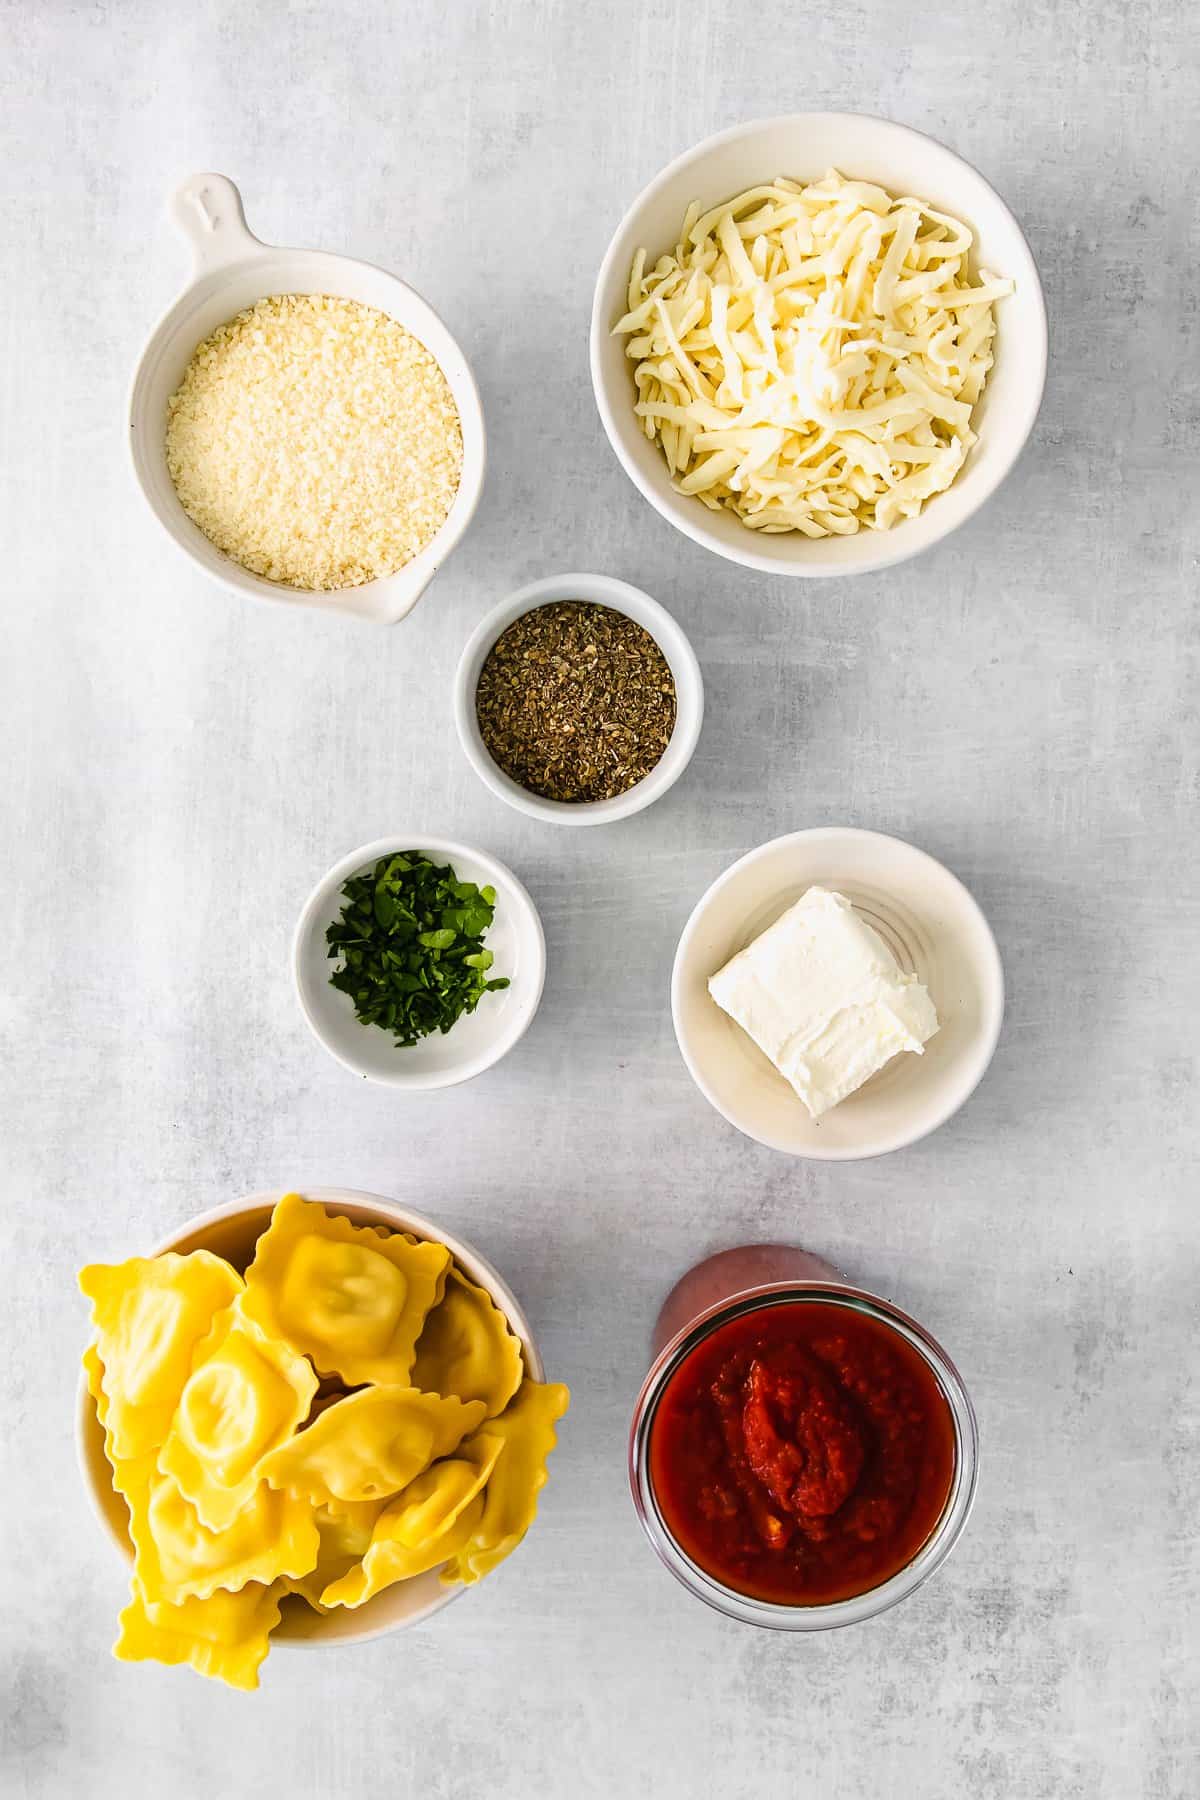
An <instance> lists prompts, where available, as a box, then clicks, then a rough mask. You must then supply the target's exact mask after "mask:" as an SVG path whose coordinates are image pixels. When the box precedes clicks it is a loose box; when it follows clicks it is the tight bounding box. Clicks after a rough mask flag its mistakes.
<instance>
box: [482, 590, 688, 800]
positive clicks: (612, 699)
mask: <svg viewBox="0 0 1200 1800" xmlns="http://www.w3.org/2000/svg"><path fill="white" fill-rule="evenodd" d="M475 711H476V715H477V717H478V719H479V730H480V733H481V735H482V737H483V741H484V743H485V744H486V746H487V748H488V751H489V753H490V755H491V756H492V758H493V760H494V761H495V762H497V763H498V764H499V765H500V767H501V768H502V769H503V770H504V772H505V774H506V775H509V776H511V777H512V779H513V780H514V781H516V782H519V783H520V785H521V786H522V787H523V788H527V789H528V790H529V792H530V793H532V794H540V795H541V796H542V797H543V798H544V799H546V800H567V801H580V802H582V801H588V800H611V799H613V798H614V797H615V796H616V795H617V794H623V793H625V792H626V790H627V789H629V788H631V787H634V786H635V785H636V784H637V783H638V782H639V781H641V780H642V779H643V778H644V777H645V776H647V775H648V774H649V773H650V771H651V769H653V768H654V766H655V764H656V763H658V762H659V761H660V759H661V758H662V755H663V752H664V751H665V750H666V747H667V745H668V743H669V742H670V740H671V733H672V731H673V730H674V729H675V681H674V678H673V676H672V674H671V670H670V667H669V665H668V663H667V659H666V657H665V656H664V655H663V653H662V651H661V650H660V649H659V647H658V645H657V644H656V643H655V641H654V639H653V638H652V637H651V636H650V633H649V632H648V631H646V630H644V629H643V627H642V626H641V625H638V624H637V623H636V622H635V621H634V620H633V619H630V618H627V617H626V615H625V614H624V613H621V612H616V611H615V610H614V609H613V608H611V607H608V606H593V605H590V604H588V603H586V602H584V601H581V600H561V601H555V602H554V603H553V604H552V605H549V606H538V607H535V608H534V609H533V611H532V612H527V613H523V614H522V616H521V617H520V618H519V619H515V620H514V621H513V623H512V624H511V625H510V626H509V627H508V630H507V631H505V632H503V633H502V634H501V636H500V637H499V638H497V640H496V642H495V643H494V644H493V646H492V648H491V650H490V652H489V653H488V658H487V661H486V662H485V663H484V665H483V668H482V670H481V671H480V675H479V684H478V686H477V687H476V690H475Z"/></svg>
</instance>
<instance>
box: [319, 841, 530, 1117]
mask: <svg viewBox="0 0 1200 1800" xmlns="http://www.w3.org/2000/svg"><path fill="white" fill-rule="evenodd" d="M545 975H546V940H545V937H544V935H543V933H542V922H541V920H540V919H539V917H538V914H537V908H536V907H535V906H534V904H533V901H532V900H531V899H530V897H529V895H528V893H527V892H526V890H525V888H524V886H523V885H522V884H521V882H520V881H518V880H517V877H516V876H515V875H514V874H513V872H512V870H511V869H508V868H506V867H505V865H504V864H503V863H502V862H497V860H496V858H495V857H494V856H488V855H487V853H486V852H485V851H483V850H474V849H472V848H471V847H470V846H469V845H467V844H458V843H452V842H451V841H449V840H448V839H446V838H433V837H428V836H425V835H423V834H422V833H421V832H412V833H407V834H405V835H404V836H402V837H392V838H381V839H379V841H378V842H376V843H374V844H364V845H363V846H362V848H361V849H360V850H354V851H352V852H351V853H350V855H349V856H344V857H343V858H342V860H341V861H340V862H338V863H335V864H334V866H333V868H332V869H330V871H329V873H328V874H327V875H325V876H323V877H322V879H321V880H320V881H319V882H318V883H317V885H316V887H315V888H314V889H313V891H312V893H311V894H310V895H309V897H308V899H307V901H306V902H305V905H304V909H303V911H302V912H301V914H300V918H299V921H298V923H297V925H296V934H295V937H294V939H293V942H292V976H293V979H294V981H295V984H296V997H297V999H298V1000H299V1002H300V1009H301V1011H302V1012H303V1014H304V1017H305V1018H306V1019H307V1021H308V1023H309V1026H310V1028H311V1030H312V1033H313V1035H314V1037H316V1038H317V1039H318V1041H319V1042H320V1043H321V1044H323V1045H324V1047H325V1049H326V1050H328V1052H329V1054H330V1055H331V1056H333V1057H336V1059H337V1061H338V1062H340V1063H341V1064H342V1065H343V1067H344V1068H347V1069H349V1070H350V1072H351V1073H352V1074H354V1075H360V1076H362V1077H363V1078H364V1079H365V1080H367V1081H379V1082H384V1083H386V1084H387V1085H388V1086H390V1087H398V1088H412V1089H414V1090H428V1089H430V1088H441V1087H453V1086H454V1085H455V1084H456V1083H458V1082H460V1081H470V1080H471V1079H472V1077H473V1076H475V1075H481V1074H482V1073H483V1071H484V1070H485V1069H490V1068H491V1066H492V1064H493V1063H497V1062H499V1060H500V1058H501V1057H502V1056H505V1055H506V1054H507V1053H508V1051H510V1050H511V1049H512V1047H513V1045H514V1044H516V1043H518V1042H519V1040H520V1039H521V1038H522V1037H523V1036H524V1034H525V1032H526V1030H527V1029H528V1027H529V1024H530V1021H531V1020H532V1018H533V1015H534V1013H535V1012H536V1011H537V1009H538V1002H539V1001H540V1000H541V997H542V984H543V982H544V980H545Z"/></svg>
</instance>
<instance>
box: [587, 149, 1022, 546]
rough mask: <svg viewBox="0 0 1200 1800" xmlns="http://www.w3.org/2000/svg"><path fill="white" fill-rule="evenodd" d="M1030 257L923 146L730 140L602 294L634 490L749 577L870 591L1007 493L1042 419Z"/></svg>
mask: <svg viewBox="0 0 1200 1800" xmlns="http://www.w3.org/2000/svg"><path fill="white" fill-rule="evenodd" d="M1046 345H1047V332H1046V310H1045V304H1044V301H1043V298H1042V291H1041V284H1040V282H1039V280H1038V275H1037V269H1036V267H1035V264H1034V261H1033V257H1032V255H1031V253H1030V250H1029V246H1028V245H1027V244H1026V242H1025V239H1024V237H1023V235H1022V233H1021V229H1020V227H1019V225H1018V224H1017V222H1016V220H1015V219H1014V217H1013V215H1012V214H1011V212H1010V211H1009V210H1008V208H1007V207H1006V206H1005V204H1004V202H1003V201H1002V200H1001V199H1000V197H999V196H998V195H997V194H996V193H995V191H994V190H993V189H992V188H991V187H989V186H988V184H987V182H986V181H984V179H983V177H982V176H981V175H979V174H978V173H977V172H976V171H975V170H974V169H972V168H971V167H970V165H969V164H967V163H965V162H963V161H962V160H961V158H959V157H958V156H955V155H954V154H953V152H952V151H950V150H947V149H946V148H945V147H944V146H943V145H941V144H938V143H935V142H934V140H933V139H932V138H928V137H925V136H924V135H923V134H922V133H920V132H917V131H912V130H909V129H908V128H907V127H906V126H902V125H896V124H892V123H890V122H889V121H887V120H884V119H874V118H869V117H865V116H859V115H855V114H850V113H800V114H796V115H793V116H792V117H787V118H779V119H767V120H760V121H758V122H756V123H753V124H749V125H743V126H738V127H736V128H734V129H733V130H731V131H726V132H722V133H720V134H719V135H718V136H716V137H713V138H709V139H707V140H706V142H704V143H702V144H700V145H698V146H697V147H696V148H695V149H693V150H690V151H688V152H687V153H686V154H685V155H684V156H681V157H680V158H679V159H678V160H677V161H676V162H674V163H672V164H671V165H670V167H669V168H667V169H666V170H664V172H663V173H662V174H661V175H660V176H658V178H657V179H656V180H655V181H653V182H652V183H651V184H650V186H649V187H648V188H646V189H645V191H644V192H643V193H642V194H641V195H639V197H638V199H637V200H636V201H635V202H634V204H633V206H632V207H631V208H630V210H629V211H628V213H627V214H626V215H625V218H624V219H623V220H622V221H621V224H620V225H619V226H618V228H617V231H616V234H615V236H614V237H613V240H612V242H611V244H610V245H609V249H608V253H607V255H606V256H605V259H604V262H603V265H602V267H601V270H600V275H599V279H598V281H597V284H596V293H595V300H594V305H593V310H592V329H591V367H592V383H593V387H594V389H595V394H596V401H597V405H598V407H599V410H600V416H601V419H602V421H603V423H604V428H605V430H606V431H607V433H608V436H609V440H610V442H611V443H612V446H613V449H614V450H615V451H616V453H617V456H618V458H619V459H620V461H621V463H622V465H623V467H624V468H625V471H626V473H627V474H628V475H629V476H630V478H631V480H632V481H633V482H634V484H635V485H636V486H637V487H638V488H639V489H640V490H641V492H642V493H643V494H644V495H645V497H646V499H648V500H649V501H650V503H651V505H652V506H654V507H655V508H656V509H657V510H658V511H659V512H660V513H661V514H662V515H663V517H664V518H666V519H668V520H669V521H670V522H671V524H673V525H674V526H676V527H677V528H678V529H679V530H680V531H682V532H684V533H686V535H687V536H688V537H690V538H692V539H694V540H695V542H697V543H699V544H703V545H704V546H705V548H706V549H709V550H715V551H716V552H717V554H718V555H719V556H724V557H727V558H729V560H731V561H733V562H738V563H742V564H744V565H745V566H746V567H748V568H753V569H761V570H765V571H767V572H768V573H771V574H780V575H789V576H833V575H853V574H861V573H865V572H867V571H870V570H873V569H880V568H884V567H887V566H888V565H889V564H891V563H896V562H900V561H902V560H904V559H905V558H906V557H909V556H914V555H916V554H917V553H918V552H919V551H921V550H924V549H927V548H928V547H929V546H930V545H931V544H934V543H936V542H937V541H938V540H939V539H941V538H943V537H945V536H947V534H948V533H949V532H951V531H953V530H954V529H955V527H956V526H958V525H960V524H962V523H963V521H964V520H966V519H967V518H969V517H970V515H971V514H972V513H973V512H974V511H975V510H976V508H977V507H979V506H981V505H982V503H983V502H984V501H985V500H986V499H987V497H988V496H989V494H991V493H993V492H994V491H995V489H996V488H997V487H998V486H999V484H1000V482H1001V481H1002V480H1003V479H1004V476H1005V475H1006V474H1007V473H1008V471H1009V469H1010V468H1011V467H1012V465H1013V463H1014V462H1015V461H1016V459H1017V457H1018V456H1019V454H1020V452H1021V449H1022V447H1023V445H1024V444H1025V441H1026V439H1027V438H1028V436H1029V433H1030V431H1031V430H1032V428H1033V424H1034V421H1035V420H1036V418H1037V413H1038V408H1039V406H1040V404H1041V397H1042V389H1043V386H1044V383H1045V373H1046Z"/></svg>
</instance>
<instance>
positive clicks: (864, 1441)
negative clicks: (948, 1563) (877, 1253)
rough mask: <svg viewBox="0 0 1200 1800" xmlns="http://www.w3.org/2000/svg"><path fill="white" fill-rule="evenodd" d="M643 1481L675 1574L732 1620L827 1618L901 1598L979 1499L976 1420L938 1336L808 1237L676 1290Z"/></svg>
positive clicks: (641, 1495) (644, 1507)
mask: <svg viewBox="0 0 1200 1800" xmlns="http://www.w3.org/2000/svg"><path fill="white" fill-rule="evenodd" d="M653 1354H654V1362H653V1364H652V1366H651V1369H650V1373H649V1374H648V1375H647V1377H646V1380H645V1383H644V1385H643V1387H642V1391H641V1393H640V1395H639V1396H638V1401H637V1406H636V1408H635V1410H634V1417H633V1426H632V1430H631V1432H630V1439H629V1480H630V1486H631V1489H632V1492H633V1500H634V1505H635V1507H636V1509H637V1513H638V1517H639V1518H640V1520H641V1522H642V1526H643V1528H644V1530H645V1532H646V1535H647V1536H648V1537H649V1539H650V1542H651V1543H652V1544H653V1546H654V1548H655V1550H656V1551H657V1553H658V1555H659V1556H660V1558H661V1559H662V1561H663V1562H664V1563H665V1564H666V1566H667V1567H668V1568H669V1569H670V1571H671V1573H672V1574H673V1575H674V1576H676V1577H677V1579H678V1580H680V1581H681V1582H682V1583H683V1584H684V1586H685V1587H687V1588H688V1589H689V1590H690V1591H691V1592H692V1593H693V1594H695V1595H697V1596H698V1597H699V1598H700V1599H701V1600H704V1601H707V1603H708V1604H709V1605H710V1606H713V1607H715V1608H716V1609H717V1610H718V1611H719V1612H723V1613H726V1614H728V1615H729V1617H731V1618H735V1619H741V1620H743V1621H745V1622H746V1623H748V1624H753V1625H766V1626H770V1627H773V1628H775V1629H777V1630H782V1631H821V1630H825V1629H828V1628H829V1627H830V1626H834V1625H851V1624H855V1623H857V1622H858V1621H859V1620H862V1619H869V1618H872V1617H874V1616H875V1615H876V1614H877V1613H881V1612H884V1611H885V1610H886V1609H887V1608H888V1607H889V1606H894V1605H896V1603H897V1602H898V1601H900V1600H903V1599H906V1598H907V1596H908V1595H909V1594H911V1593H912V1592H913V1591H914V1590H915V1589H916V1588H918V1587H920V1585H921V1584H922V1582H924V1581H926V1580H927V1579H928V1577H929V1576H930V1575H931V1574H932V1573H933V1571H934V1570H935V1569H936V1568H937V1567H938V1566H939V1565H940V1564H941V1563H942V1562H944V1561H945V1559H946V1557H947V1556H948V1555H949V1553H950V1551H951V1549H952V1548H953V1547H954V1544H955V1543H956V1542H957V1539H958V1537H959V1534H960V1532H961V1531H962V1529H963V1526H964V1525H965V1524H966V1521H967V1516H968V1514H969V1513H970V1510H971V1504H972V1501H973V1500H974V1496H975V1481H976V1454H977V1430H976V1423H975V1414H974V1411H973V1409H972V1406H971V1402H970V1399H969V1398H968V1396H967V1392H966V1389H965V1388H964V1386H963V1384H962V1380H961V1378H960V1376H959V1374H958V1371H957V1370H956V1369H955V1367H954V1364H953V1363H952V1362H951V1361H950V1359H949V1357H948V1356H947V1355H946V1353H945V1351H944V1350H943V1349H942V1348H941V1346H940V1345H939V1344H937V1343H936V1342H935V1341H934V1339H933V1338H932V1337H930V1335H929V1333H928V1332H927V1331H925V1330H924V1329H923V1328H922V1327H921V1326H920V1325H918V1324H917V1322H916V1320H915V1319H911V1318H909V1316H908V1315H907V1314H906V1313H903V1312H901V1311H900V1309H899V1308H898V1307H896V1306H893V1305H892V1304H891V1303H890V1302H889V1301H887V1300H882V1299H880V1298H879V1297H878V1296H877V1295H875V1294H871V1293H868V1292H866V1291H865V1290H864V1289H861V1288H855V1287H852V1286H850V1285H849V1284H848V1283H847V1282H846V1281H845V1280H844V1279H843V1277H842V1276H841V1275H840V1273H839V1272H838V1270H836V1269H835V1268H833V1267H832V1266H831V1265H830V1264H829V1263H826V1262H824V1261H822V1260H821V1259H820V1258H818V1257H814V1256H812V1255H811V1254H810V1253H809V1252H807V1251H804V1250H800V1249H796V1248H794V1247H791V1246H788V1245H782V1244H751V1245H743V1246H742V1247H741V1248H739V1249H736V1250H727V1251H723V1252H721V1253H720V1254H719V1255H717V1256H714V1257H710V1258H708V1259H707V1260H706V1261H705V1262H703V1263H701V1264H699V1265H698V1266H697V1267H696V1268H694V1269H692V1270H691V1271H690V1272H689V1273H688V1274H687V1275H685V1276H684V1277H683V1279H682V1281H680V1282H679V1283H678V1285H677V1286H676V1287H675V1288H674V1289H673V1290H672V1292H671V1293H670V1294H669V1295H668V1297H667V1300H666V1302H665V1303H664V1305H663V1308H662V1311H661V1313H660V1314H659V1319H658V1323H657V1326H656V1329H655V1334H654V1339H653Z"/></svg>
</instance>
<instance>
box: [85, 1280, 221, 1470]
mask: <svg viewBox="0 0 1200 1800" xmlns="http://www.w3.org/2000/svg"><path fill="white" fill-rule="evenodd" d="M79 1285H80V1287H81V1289H82V1290H83V1292H84V1293H85V1294H86V1295H87V1297H88V1299H89V1300H90V1301H91V1302H92V1321H93V1323H94V1325H95V1327H96V1351H97V1354H98V1355H99V1357H100V1361H101V1363H102V1365H103V1370H104V1373H103V1383H104V1390H105V1393H106V1395H107V1398H108V1418H107V1430H108V1432H109V1434H110V1436H111V1438H112V1446H113V1455H114V1456H115V1457H116V1458H117V1459H118V1460H120V1461H128V1460H130V1459H132V1458H136V1457H140V1456H145V1455H147V1454H148V1453H149V1452H150V1451H157V1449H158V1448H159V1446H160V1445H161V1443H162V1442H163V1439H164V1438H165V1437H166V1435H167V1432H168V1430H169V1428H170V1424H171V1419H172V1416H173V1415H174V1412H175V1407H176V1403H177V1402H178V1400H179V1396H180V1394H181V1393H182V1391H183V1386H184V1383H185V1382H186V1381H187V1378H188V1376H189V1375H190V1374H191V1372H192V1356H193V1353H194V1352H195V1349H196V1346H197V1345H198V1344H199V1342H200V1340H201V1339H202V1338H203V1337H205V1336H206V1335H207V1334H208V1332H209V1330H210V1329H211V1327H212V1322H213V1320H214V1319H215V1318H216V1316H217V1314H218V1313H219V1312H223V1311H224V1310H225V1308H226V1307H227V1306H230V1305H231V1304H232V1303H233V1301H234V1300H236V1299H237V1296H238V1294H239V1293H240V1292H241V1289H242V1279H241V1276H240V1275H238V1274H237V1273H236V1272H235V1271H234V1270H233V1269H231V1268H230V1266H229V1264H228V1263H227V1262H224V1261H222V1259H221V1258H220V1257H219V1256H213V1255H211V1254H210V1253H209V1251H207V1250H193V1251H192V1252H191V1254H190V1255H188V1256H180V1255H178V1254H177V1253H176V1252H174V1251H171V1252H169V1253H168V1254H167V1255H165V1256H153V1257H143V1256H135V1257H131V1258H130V1260H129V1261H128V1262H123V1263H115V1264H110V1263H92V1264H91V1265H90V1266H89V1267H88V1268H86V1269H84V1270H83V1271H82V1272H81V1274H80V1277H79Z"/></svg>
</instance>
